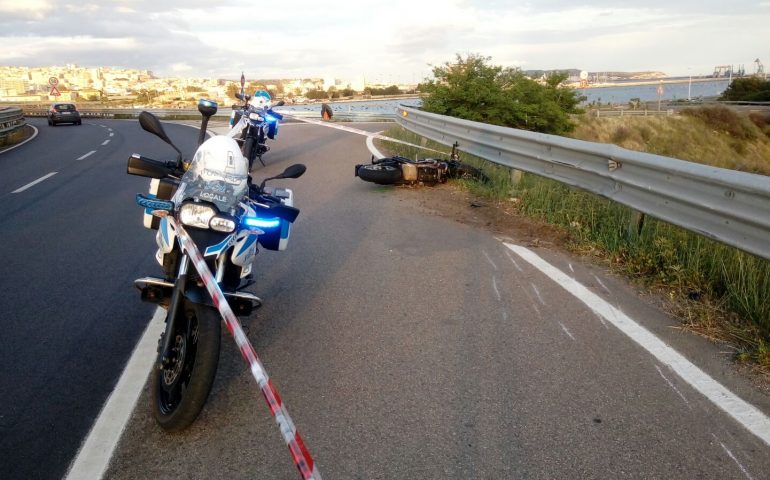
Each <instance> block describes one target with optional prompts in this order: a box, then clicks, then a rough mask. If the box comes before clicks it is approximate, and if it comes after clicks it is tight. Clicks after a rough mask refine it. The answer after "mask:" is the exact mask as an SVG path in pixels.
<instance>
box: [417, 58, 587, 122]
mask: <svg viewBox="0 0 770 480" xmlns="http://www.w3.org/2000/svg"><path fill="white" fill-rule="evenodd" d="M490 60H491V58H490V57H483V56H481V55H478V54H469V55H467V56H466V57H465V58H463V57H462V56H461V55H459V54H458V55H457V56H456V61H455V63H449V62H446V63H445V64H444V65H442V66H439V67H435V68H434V69H433V76H434V80H430V81H428V82H426V83H423V84H421V85H420V87H419V88H420V91H422V92H423V93H424V94H425V97H424V98H423V102H422V108H423V110H426V111H428V112H433V113H438V114H441V115H449V116H453V117H459V118H464V119H467V120H474V121H477V122H483V123H489V124H493V125H502V126H506V127H512V128H519V129H524V130H532V131H537V132H543V133H552V134H557V135H560V134H564V133H567V132H569V131H571V130H572V129H573V128H574V127H575V125H574V123H573V122H572V121H571V120H570V118H569V115H570V114H574V113H581V110H580V109H579V108H578V105H579V103H580V101H581V100H582V97H581V96H580V95H579V94H578V92H577V91H575V90H573V89H571V88H568V87H564V86H563V85H562V84H563V82H564V81H565V80H566V79H567V74H566V73H555V74H551V75H549V76H547V77H546V78H545V81H544V82H543V83H542V84H541V83H538V82H536V81H534V80H532V79H531V78H529V77H527V76H526V75H524V73H523V72H522V71H521V70H520V69H518V68H503V67H501V66H497V65H491V64H490V63H489V62H490Z"/></svg>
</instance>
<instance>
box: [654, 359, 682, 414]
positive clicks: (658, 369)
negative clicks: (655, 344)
mask: <svg viewBox="0 0 770 480" xmlns="http://www.w3.org/2000/svg"><path fill="white" fill-rule="evenodd" d="M655 370H657V371H658V373H659V374H660V376H661V377H663V380H665V381H666V383H668V386H669V387H671V388H672V389H673V390H674V391H675V392H676V394H677V395H679V396H680V397H682V400H684V403H686V404H687V406H688V407H689V406H690V402H688V401H687V399H686V398H685V396H684V395H682V392H680V391H679V389H678V388H676V387H675V386H674V384H673V383H671V380H669V379H668V378H666V376H665V375H663V371H661V369H660V367H659V366H657V365H655Z"/></svg>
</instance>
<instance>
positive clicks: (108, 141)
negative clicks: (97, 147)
mask: <svg viewBox="0 0 770 480" xmlns="http://www.w3.org/2000/svg"><path fill="white" fill-rule="evenodd" d="M108 143H110V139H109V138H108V139H107V140H105V141H103V142H102V145H107V144H108Z"/></svg>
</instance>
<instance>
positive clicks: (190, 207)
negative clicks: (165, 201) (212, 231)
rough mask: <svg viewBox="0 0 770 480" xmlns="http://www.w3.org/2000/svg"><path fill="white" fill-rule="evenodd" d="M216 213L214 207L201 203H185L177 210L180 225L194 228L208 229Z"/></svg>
mask: <svg viewBox="0 0 770 480" xmlns="http://www.w3.org/2000/svg"><path fill="white" fill-rule="evenodd" d="M216 214H217V212H216V210H214V207H212V206H210V205H205V204H201V203H185V204H184V205H182V208H180V209H179V220H180V221H181V222H182V225H187V226H189V227H196V228H209V222H210V221H211V219H212V218H214V215H216Z"/></svg>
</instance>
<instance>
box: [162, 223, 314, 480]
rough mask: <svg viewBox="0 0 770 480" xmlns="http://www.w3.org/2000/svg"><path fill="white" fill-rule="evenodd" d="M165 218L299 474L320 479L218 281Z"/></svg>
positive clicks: (180, 231)
mask: <svg viewBox="0 0 770 480" xmlns="http://www.w3.org/2000/svg"><path fill="white" fill-rule="evenodd" d="M168 221H169V222H170V223H171V226H172V227H173V228H174V230H176V234H177V238H178V239H179V243H180V244H181V245H182V249H184V251H185V252H187V255H188V256H189V257H190V260H191V261H192V263H193V266H194V267H195V269H196V270H197V271H198V274H199V275H200V277H201V280H203V283H204V285H205V286H206V290H208V292H209V295H211V299H212V300H213V301H214V305H215V306H216V307H217V309H218V310H219V313H220V314H221V315H222V320H223V321H224V322H225V326H226V327H227V330H228V331H229V332H230V334H231V335H232V336H233V338H234V339H235V343H236V344H238V348H239V349H240V351H241V355H243V358H244V359H245V360H246V361H247V362H248V363H249V367H250V369H251V374H252V375H253V376H254V379H255V380H256V381H257V384H258V385H259V388H260V390H262V395H264V397H265V400H266V401H267V406H268V407H269V408H270V413H272V414H273V417H275V421H276V423H277V424H278V428H279V429H280V430H281V435H282V436H283V439H284V440H285V441H286V445H287V446H288V447H289V452H290V453H291V457H292V459H293V460H294V464H295V465H297V468H298V469H299V473H300V475H302V478H303V479H305V480H309V479H313V480H321V473H320V472H319V471H318V466H317V465H315V462H313V458H312V457H311V456H310V452H308V450H307V448H306V447H305V444H304V442H303V441H302V437H300V435H299V433H298V432H297V429H296V428H295V427H294V422H292V421H291V417H290V416H289V412H288V410H286V406H285V405H284V404H283V402H282V401H281V397H280V396H279V395H278V391H277V390H276V389H275V386H274V385H273V381H272V380H271V379H270V377H269V376H268V375H267V371H266V370H265V367H264V366H263V365H262V362H260V361H259V357H257V352H256V351H255V350H254V347H253V346H252V345H251V342H249V339H248V338H246V334H245V333H244V332H243V329H242V328H241V324H240V322H239V321H238V319H237V318H236V317H235V314H234V313H233V311H232V309H231V308H230V305H229V304H228V303H227V300H226V299H225V296H224V294H223V293H222V290H221V289H220V288H219V284H217V281H216V280H215V279H214V276H213V275H212V274H211V271H210V270H209V267H208V266H207V265H206V261H205V260H204V259H203V256H202V255H201V253H200V250H198V247H197V246H196V245H195V242H193V241H192V239H191V238H190V237H189V236H188V234H187V232H186V231H185V230H184V228H182V226H181V225H180V224H178V223H177V222H176V221H175V220H174V219H173V218H172V217H170V216H169V217H168Z"/></svg>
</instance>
